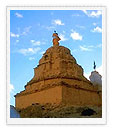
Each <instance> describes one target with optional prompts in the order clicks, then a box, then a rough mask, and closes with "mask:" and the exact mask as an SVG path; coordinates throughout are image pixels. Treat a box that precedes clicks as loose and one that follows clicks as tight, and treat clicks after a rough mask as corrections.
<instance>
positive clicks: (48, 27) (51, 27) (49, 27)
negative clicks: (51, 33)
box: [45, 26, 55, 30]
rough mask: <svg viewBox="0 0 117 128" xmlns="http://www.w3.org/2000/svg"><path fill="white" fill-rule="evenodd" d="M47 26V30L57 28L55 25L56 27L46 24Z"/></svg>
mask: <svg viewBox="0 0 117 128" xmlns="http://www.w3.org/2000/svg"><path fill="white" fill-rule="evenodd" d="M45 28H46V29H47V30H52V29H55V27H54V26H46V27H45Z"/></svg>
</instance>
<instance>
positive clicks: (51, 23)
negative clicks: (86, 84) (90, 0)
mask: <svg viewBox="0 0 117 128" xmlns="http://www.w3.org/2000/svg"><path fill="white" fill-rule="evenodd" d="M54 30H56V31H57V33H58V34H59V37H60V38H61V41H60V45H62V46H65V47H67V48H69V49H70V50H71V53H72V55H73V56H74V57H75V59H76V60H77V63H78V64H79V65H81V66H82V67H83V69H84V75H85V76H86V77H88V76H89V75H90V73H91V71H92V70H93V62H94V60H95V62H96V65H97V70H98V71H99V72H100V73H101V72H102V69H101V68H102V12H101V11H100V10H11V11H10V104H12V105H14V104H15V99H14V95H15V94H16V93H18V92H20V91H22V90H24V86H25V85H26V83H27V82H28V81H29V80H30V79H32V77H33V75H34V70H33V68H35V67H36V66H37V65H38V62H39V59H40V58H41V57H42V55H43V53H44V52H45V51H46V49H48V48H49V47H51V46H52V34H53V32H54Z"/></svg>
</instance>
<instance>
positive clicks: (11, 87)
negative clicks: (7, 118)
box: [9, 84, 14, 93]
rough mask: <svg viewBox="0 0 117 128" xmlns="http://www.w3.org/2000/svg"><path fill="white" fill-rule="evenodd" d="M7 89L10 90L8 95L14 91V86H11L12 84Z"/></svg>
mask: <svg viewBox="0 0 117 128" xmlns="http://www.w3.org/2000/svg"><path fill="white" fill-rule="evenodd" d="M9 89H10V93H11V92H13V90H14V86H13V84H10V87H9Z"/></svg>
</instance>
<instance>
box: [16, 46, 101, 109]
mask: <svg viewBox="0 0 117 128" xmlns="http://www.w3.org/2000/svg"><path fill="white" fill-rule="evenodd" d="M15 97H16V108H26V107H28V106H30V105H32V104H34V103H39V104H46V103H51V104H62V103H65V104H71V105H72V104H74V105H75V104H77V105H96V106H100V105H101V102H102V101H101V90H99V89H98V87H97V86H93V85H92V83H91V82H90V81H89V80H87V79H86V78H85V77H84V76H83V68H82V67H81V66H80V65H78V64H77V62H76V60H75V58H74V57H73V56H72V55H71V53H70V50H69V49H68V48H66V47H64V46H59V45H55V44H54V45H53V46H52V47H50V48H48V49H47V50H46V52H45V53H44V54H43V56H42V58H41V59H40V61H39V64H38V66H37V67H36V68H35V69H34V77H33V78H32V80H30V81H29V82H28V83H27V85H25V90H24V91H22V92H20V93H18V94H17V95H16V96H15Z"/></svg>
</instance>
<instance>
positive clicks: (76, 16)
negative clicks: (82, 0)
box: [72, 14, 80, 17]
mask: <svg viewBox="0 0 117 128" xmlns="http://www.w3.org/2000/svg"><path fill="white" fill-rule="evenodd" d="M72 16H76V17H77V16H80V14H73V15H72Z"/></svg>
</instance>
